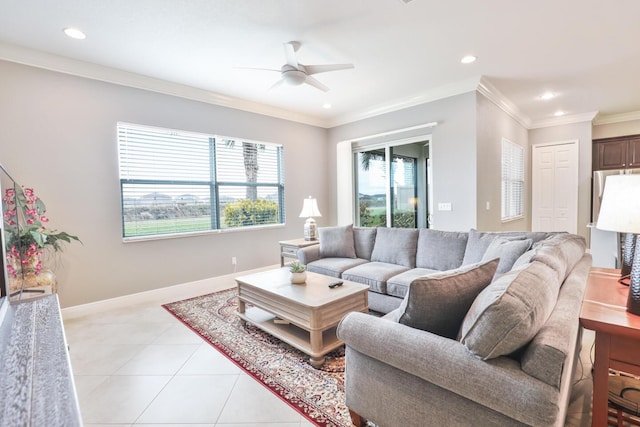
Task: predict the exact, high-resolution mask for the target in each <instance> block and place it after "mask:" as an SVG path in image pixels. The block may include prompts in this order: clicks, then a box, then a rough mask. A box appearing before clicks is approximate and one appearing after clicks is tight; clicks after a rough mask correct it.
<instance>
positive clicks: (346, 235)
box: [318, 225, 356, 258]
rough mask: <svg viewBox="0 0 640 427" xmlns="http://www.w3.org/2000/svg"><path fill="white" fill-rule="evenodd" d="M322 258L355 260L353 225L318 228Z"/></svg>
mask: <svg viewBox="0 0 640 427" xmlns="http://www.w3.org/2000/svg"><path fill="white" fill-rule="evenodd" d="M318 238H319V240H320V257H321V258H355V257H356V250H355V246H354V243H353V225H345V226H342V227H320V228H318Z"/></svg>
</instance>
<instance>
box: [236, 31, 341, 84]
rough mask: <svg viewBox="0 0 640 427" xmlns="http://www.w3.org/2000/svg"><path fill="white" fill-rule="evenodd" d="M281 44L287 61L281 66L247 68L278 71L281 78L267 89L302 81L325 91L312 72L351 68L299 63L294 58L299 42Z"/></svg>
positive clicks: (337, 65) (339, 65)
mask: <svg viewBox="0 0 640 427" xmlns="http://www.w3.org/2000/svg"><path fill="white" fill-rule="evenodd" d="M283 46H284V56H285V58H286V61H287V62H286V63H285V64H284V65H283V66H282V67H280V69H279V70H274V69H271V68H248V69H251V70H266V71H276V72H279V73H280V75H281V79H280V80H278V81H277V82H276V83H275V84H274V85H273V86H271V87H270V88H269V90H271V89H275V88H276V87H278V86H280V85H282V83H288V84H290V85H293V86H299V85H301V84H303V83H306V84H308V85H310V86H313V87H315V88H317V89H320V90H321V91H323V92H327V91H328V90H329V88H328V87H327V86H325V85H324V84H322V83H320V82H319V81H318V80H317V79H316V78H315V77H312V75H313V74H318V73H326V72H327V71H338V70H346V69H349V68H353V64H326V65H303V64H301V63H299V62H298V60H297V58H296V52H297V51H298V50H299V49H300V42H296V41H291V42H287V43H283ZM243 68H244V67H243Z"/></svg>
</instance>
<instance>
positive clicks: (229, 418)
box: [63, 276, 593, 427]
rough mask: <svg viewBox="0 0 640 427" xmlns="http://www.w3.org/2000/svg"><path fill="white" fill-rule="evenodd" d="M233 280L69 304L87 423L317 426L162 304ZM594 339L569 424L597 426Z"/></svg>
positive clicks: (68, 326) (588, 339) (69, 330)
mask: <svg viewBox="0 0 640 427" xmlns="http://www.w3.org/2000/svg"><path fill="white" fill-rule="evenodd" d="M233 286H235V282H234V280H233V277H231V276H224V277H220V278H214V279H210V280H204V281H200V282H194V283H192V284H188V285H183V286H177V287H172V288H166V289H163V290H159V291H154V292H149V293H145V294H144V295H142V296H138V297H137V298H135V299H133V300H131V299H127V298H121V299H119V300H118V301H114V300H111V301H109V302H108V303H107V304H100V303H98V304H95V305H92V306H91V310H90V311H89V310H87V309H86V307H85V308H83V309H82V310H80V311H78V310H74V309H73V308H72V309H70V310H63V318H64V326H65V332H66V336H67V341H68V344H69V348H70V356H71V365H72V369H73V372H74V377H75V383H76V389H77V393H78V398H79V401H80V410H81V412H82V418H83V422H84V424H85V426H87V427H99V426H107V425H108V426H111V427H113V426H134V425H135V426H137V425H145V426H147V427H153V426H163V427H169V426H173V427H176V426H185V427H186V426H189V427H204V426H208V427H214V426H215V427H248V426H258V427H300V426H304V427H308V426H312V425H313V424H312V423H310V422H309V421H308V420H306V419H305V418H304V417H302V416H301V415H299V414H298V413H297V412H296V411H295V410H293V409H292V408H290V407H289V406H288V405H287V404H286V403H284V402H283V401H282V400H280V399H279V398H278V397H276V396H275V395H274V394H272V393H271V392H270V391H268V390H267V389H266V388H264V387H263V386H262V385H260V384H259V383H258V382H256V381H255V380H253V379H252V378H251V377H249V376H248V375H247V374H245V373H244V372H243V371H242V370H241V369H239V368H238V367H237V366H235V365H234V364H233V363H231V362H230V361H229V360H228V359H227V358H226V357H224V356H223V355H222V354H220V353H219V352H218V351H216V350H215V349H213V348H212V347H211V346H210V345H209V344H207V343H205V342H204V341H203V340H202V339H201V338H200V337H198V336H197V335H196V334H195V333H194V332H192V331H191V330H189V329H188V328H187V327H185V326H184V325H182V324H181V323H180V322H179V321H178V320H176V319H175V318H174V317H173V316H172V315H170V314H169V313H168V312H167V311H166V310H164V309H163V308H162V307H160V304H163V303H168V302H172V301H177V300H181V299H185V298H189V297H192V296H197V295H202V294H204V293H208V292H215V291H217V290H221V289H226V288H230V287H233ZM132 301H133V302H132ZM592 342H593V336H592V335H590V334H589V333H588V331H586V333H585V342H584V346H583V352H582V353H583V355H582V361H583V367H582V368H583V369H582V371H581V367H580V366H579V367H578V372H577V373H576V376H577V378H581V377H580V375H581V373H584V375H583V378H584V379H582V380H581V381H579V382H578V383H577V384H576V387H575V390H577V393H575V396H574V398H573V399H572V404H571V407H570V408H569V414H568V416H567V426H572V427H576V426H588V425H590V416H589V410H590V399H591V388H590V385H591V380H590V372H591V362H590V358H589V350H590V348H591V343H592Z"/></svg>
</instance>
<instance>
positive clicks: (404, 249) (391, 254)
mask: <svg viewBox="0 0 640 427" xmlns="http://www.w3.org/2000/svg"><path fill="white" fill-rule="evenodd" d="M417 245H418V229H416V228H386V227H379V228H378V229H377V231H376V243H375V244H374V246H373V252H372V253H371V261H378V262H383V263H388V264H398V265H402V266H404V267H409V268H414V267H415V266H416V249H417Z"/></svg>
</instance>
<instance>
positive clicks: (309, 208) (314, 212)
mask: <svg viewBox="0 0 640 427" xmlns="http://www.w3.org/2000/svg"><path fill="white" fill-rule="evenodd" d="M314 216H322V214H321V213H320V210H319V209H318V201H317V200H316V199H314V198H313V197H311V196H309V197H308V198H307V199H304V204H303V205H302V211H301V212H300V218H307V220H306V221H305V223H304V240H317V239H318V229H317V226H316V221H315V220H314V219H313V217H314Z"/></svg>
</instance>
